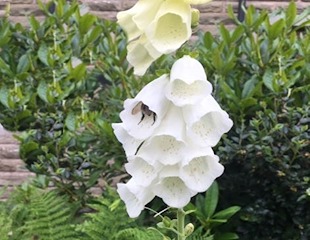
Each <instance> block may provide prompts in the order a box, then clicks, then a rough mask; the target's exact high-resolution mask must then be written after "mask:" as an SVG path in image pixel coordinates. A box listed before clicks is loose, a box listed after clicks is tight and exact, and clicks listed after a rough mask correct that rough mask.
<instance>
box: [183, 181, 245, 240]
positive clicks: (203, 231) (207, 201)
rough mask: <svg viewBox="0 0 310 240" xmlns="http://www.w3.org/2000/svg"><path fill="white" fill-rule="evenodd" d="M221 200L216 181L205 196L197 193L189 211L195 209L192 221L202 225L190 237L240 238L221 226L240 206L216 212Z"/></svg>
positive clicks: (188, 207) (226, 239) (223, 239)
mask: <svg viewBox="0 0 310 240" xmlns="http://www.w3.org/2000/svg"><path fill="white" fill-rule="evenodd" d="M218 201H219V189H218V185H217V183H216V182H214V183H213V184H212V186H211V187H210V188H209V189H208V191H207V192H206V194H205V196H202V195H197V196H196V197H195V201H194V202H193V203H190V204H189V205H188V206H187V207H186V210H187V211H193V213H192V216H191V218H190V219H191V222H193V223H194V225H195V226H200V227H198V228H197V229H196V231H195V232H194V233H193V235H191V236H190V238H189V239H193V240H194V239H197V238H199V237H201V238H202V239H210V240H211V239H214V240H232V239H239V237H238V235H237V234H235V233H227V232H225V230H223V229H221V228H219V226H220V225H222V224H224V223H227V222H228V220H229V219H230V218H231V217H232V216H233V215H235V214H236V213H237V212H238V211H239V210H240V207H238V206H231V207H229V208H226V209H223V210H221V211H219V212H215V210H216V208H217V205H218Z"/></svg>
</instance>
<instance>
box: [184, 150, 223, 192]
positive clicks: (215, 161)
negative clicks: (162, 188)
mask: <svg viewBox="0 0 310 240" xmlns="http://www.w3.org/2000/svg"><path fill="white" fill-rule="evenodd" d="M223 171H224V167H223V165H221V164H220V163H219V158H218V156H216V155H206V156H199V157H195V158H193V159H192V160H191V161H189V162H188V163H187V164H185V165H183V166H182V167H181V168H180V178H181V179H182V180H183V181H184V183H185V184H186V186H187V187H189V188H190V189H192V190H194V191H197V192H204V191H206V190H207V189H208V188H209V187H210V186H211V184H212V183H213V182H214V180H215V179H216V178H217V177H219V176H220V175H222V173H223Z"/></svg>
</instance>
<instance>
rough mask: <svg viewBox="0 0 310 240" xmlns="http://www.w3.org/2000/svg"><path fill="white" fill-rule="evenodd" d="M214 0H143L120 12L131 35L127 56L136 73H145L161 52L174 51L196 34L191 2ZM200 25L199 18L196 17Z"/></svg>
mask: <svg viewBox="0 0 310 240" xmlns="http://www.w3.org/2000/svg"><path fill="white" fill-rule="evenodd" d="M209 1H210V0H139V1H138V2H137V3H136V4H135V5H134V6H133V7H132V8H130V9H128V10H126V11H122V12H119V13H118V14H117V19H118V23H119V24H120V26H121V27H122V28H123V29H124V30H125V32H126V33H127V37H128V42H129V44H128V46H127V50H128V54H127V60H128V62H129V63H130V64H131V65H132V66H133V67H134V73H135V74H137V75H143V74H144V73H145V71H146V70H147V68H148V67H149V66H150V65H151V64H152V62H153V61H155V60H156V59H158V58H159V57H160V56H161V55H163V54H167V53H171V52H174V51H175V50H177V49H178V48H180V47H181V45H182V44H183V43H184V42H186V41H187V40H188V39H189V38H190V37H191V34H192V30H191V24H192V9H191V4H203V3H207V2H209ZM194 21H195V23H194V24H195V25H197V19H194Z"/></svg>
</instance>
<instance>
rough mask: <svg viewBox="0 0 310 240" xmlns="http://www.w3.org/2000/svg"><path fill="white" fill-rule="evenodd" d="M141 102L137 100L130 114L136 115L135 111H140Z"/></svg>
mask: <svg viewBox="0 0 310 240" xmlns="http://www.w3.org/2000/svg"><path fill="white" fill-rule="evenodd" d="M142 104H143V103H142V102H141V101H140V102H138V103H137V105H136V106H134V108H133V109H132V110H131V114H132V115H136V114H137V113H139V112H141V109H142Z"/></svg>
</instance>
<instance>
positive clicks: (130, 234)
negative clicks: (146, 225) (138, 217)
mask: <svg viewBox="0 0 310 240" xmlns="http://www.w3.org/2000/svg"><path fill="white" fill-rule="evenodd" d="M115 239H117V240H129V239H130V240H146V239H147V240H160V239H163V236H162V235H161V234H160V233H158V232H156V231H154V230H148V229H139V228H127V229H124V230H122V231H120V232H119V233H118V234H117V235H116V238H115Z"/></svg>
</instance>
